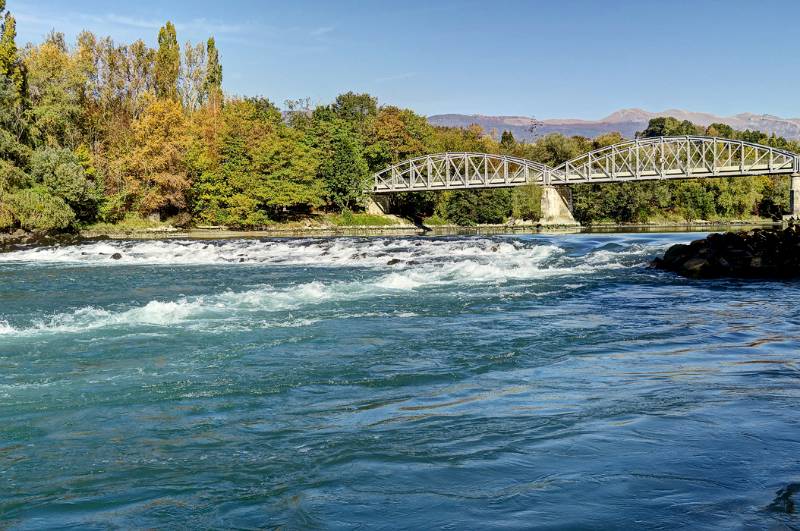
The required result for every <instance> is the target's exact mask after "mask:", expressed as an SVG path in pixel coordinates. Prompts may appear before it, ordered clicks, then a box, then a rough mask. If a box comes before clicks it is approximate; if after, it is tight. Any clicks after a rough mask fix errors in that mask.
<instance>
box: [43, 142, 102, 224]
mask: <svg viewBox="0 0 800 531" xmlns="http://www.w3.org/2000/svg"><path fill="white" fill-rule="evenodd" d="M31 177H33V179H34V181H35V182H36V183H40V184H41V185H43V186H44V188H45V189H47V191H49V192H50V194H52V195H53V196H55V197H58V198H60V199H62V200H63V201H64V202H65V203H66V204H67V205H69V207H70V208H71V209H72V210H73V212H75V215H76V217H77V219H78V220H80V221H92V220H94V218H95V217H96V215H97V208H98V205H99V203H100V199H101V197H100V193H99V190H98V189H97V187H96V186H95V183H93V182H92V181H90V180H89V179H88V178H87V176H86V171H85V169H84V167H83V165H81V161H80V160H79V159H78V157H77V156H76V155H75V154H74V153H73V152H72V151H70V150H68V149H56V148H45V149H42V150H39V151H35V152H34V153H33V157H31Z"/></svg>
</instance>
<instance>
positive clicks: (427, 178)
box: [372, 152, 553, 193]
mask: <svg viewBox="0 0 800 531" xmlns="http://www.w3.org/2000/svg"><path fill="white" fill-rule="evenodd" d="M552 172H553V169H552V168H551V167H549V166H547V165H546V164H542V163H540V162H534V161H532V160H527V159H522V158H518V157H512V156H508V155H494V154H489V153H472V152H447V153H434V154H431V155H424V156H422V157H417V158H413V159H409V160H404V161H402V162H399V163H397V164H394V165H392V166H389V167H388V168H386V169H384V170H382V171H380V172H378V173H376V174H374V175H373V180H374V186H373V189H372V192H374V193H387V192H413V191H431V190H451V189H456V190H457V189H468V188H503V187H510V186H522V185H524V184H528V183H539V184H546V183H548V182H549V179H550V174H551V173H552Z"/></svg>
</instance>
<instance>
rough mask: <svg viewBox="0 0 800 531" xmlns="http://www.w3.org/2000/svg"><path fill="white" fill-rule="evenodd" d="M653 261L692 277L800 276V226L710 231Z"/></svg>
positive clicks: (675, 246) (677, 246)
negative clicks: (708, 233)
mask: <svg viewBox="0 0 800 531" xmlns="http://www.w3.org/2000/svg"><path fill="white" fill-rule="evenodd" d="M652 265H653V267H656V268H658V269H664V270H667V271H673V272H675V273H678V274H679V275H682V276H685V277H690V278H718V277H737V278H792V277H800V226H790V227H789V228H787V229H783V230H776V229H770V230H767V229H756V230H752V231H749V232H737V233H732V232H728V233H725V234H710V235H709V236H708V237H707V238H705V239H703V240H695V241H693V242H692V243H690V244H689V245H683V244H678V245H673V246H672V247H670V248H669V249H668V250H667V252H666V253H664V257H663V258H656V259H655V260H654V261H653V263H652Z"/></svg>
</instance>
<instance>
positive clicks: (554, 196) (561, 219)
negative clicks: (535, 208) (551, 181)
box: [539, 186, 579, 226]
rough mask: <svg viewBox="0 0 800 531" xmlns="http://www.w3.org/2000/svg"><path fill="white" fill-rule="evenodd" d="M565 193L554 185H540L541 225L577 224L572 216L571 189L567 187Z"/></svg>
mask: <svg viewBox="0 0 800 531" xmlns="http://www.w3.org/2000/svg"><path fill="white" fill-rule="evenodd" d="M565 194H566V197H565V195H562V194H561V192H559V191H558V189H557V188H556V187H555V186H542V219H540V220H539V223H541V224H542V225H567V226H577V225H579V223H578V222H577V221H575V218H574V217H572V190H570V189H569V188H567V189H566V190H565Z"/></svg>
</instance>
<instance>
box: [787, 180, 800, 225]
mask: <svg viewBox="0 0 800 531" xmlns="http://www.w3.org/2000/svg"><path fill="white" fill-rule="evenodd" d="M791 179H792V181H791V182H792V183H791V185H790V186H789V216H787V217H789V218H790V219H800V173H795V174H794V175H792V176H791Z"/></svg>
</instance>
